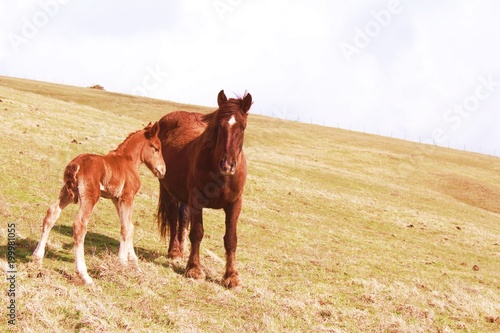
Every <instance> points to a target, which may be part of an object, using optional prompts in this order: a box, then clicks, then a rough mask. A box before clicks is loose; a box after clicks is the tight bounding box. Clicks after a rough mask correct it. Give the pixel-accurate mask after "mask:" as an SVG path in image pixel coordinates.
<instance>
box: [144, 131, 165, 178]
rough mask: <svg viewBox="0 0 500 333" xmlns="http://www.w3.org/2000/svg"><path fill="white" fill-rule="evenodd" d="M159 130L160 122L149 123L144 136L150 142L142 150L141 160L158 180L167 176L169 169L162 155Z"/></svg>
mask: <svg viewBox="0 0 500 333" xmlns="http://www.w3.org/2000/svg"><path fill="white" fill-rule="evenodd" d="M159 129H160V125H159V124H158V122H156V123H154V124H151V123H149V125H148V126H146V127H145V128H144V136H145V137H146V139H147V140H148V142H147V143H146V144H145V145H144V146H143V148H142V151H141V160H142V162H143V163H145V164H146V166H147V167H148V169H149V170H151V172H152V173H153V174H154V175H155V176H156V177H157V178H159V179H161V178H163V177H164V176H165V171H166V169H167V167H166V165H165V161H164V160H163V155H162V153H161V141H160V139H159V138H158V131H159Z"/></svg>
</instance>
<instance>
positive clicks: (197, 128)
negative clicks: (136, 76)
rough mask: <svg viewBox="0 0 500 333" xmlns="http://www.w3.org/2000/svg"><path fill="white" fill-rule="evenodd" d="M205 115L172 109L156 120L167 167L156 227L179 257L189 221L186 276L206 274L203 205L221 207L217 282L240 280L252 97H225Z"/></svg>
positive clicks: (237, 282)
mask: <svg viewBox="0 0 500 333" xmlns="http://www.w3.org/2000/svg"><path fill="white" fill-rule="evenodd" d="M217 103H218V106H219V108H218V109H217V110H215V111H214V112H212V113H209V114H201V113H195V112H186V111H176V112H172V113H169V114H167V115H165V116H164V117H162V118H161V119H160V120H159V125H160V131H159V134H158V136H159V138H160V140H161V143H162V149H163V152H164V154H163V158H164V160H165V163H166V164H167V165H168V166H169V167H168V169H167V172H166V174H165V177H164V178H163V179H161V180H160V181H159V182H160V194H159V200H158V214H157V217H158V227H159V231H160V235H161V237H162V239H165V238H166V235H167V233H169V234H170V239H169V247H168V257H169V258H173V259H182V257H183V254H184V240H185V235H186V233H187V232H186V229H187V227H188V224H190V225H191V227H190V232H189V240H190V242H191V252H190V254H189V259H188V262H187V265H186V271H185V276H186V277H188V278H193V279H205V273H204V272H203V270H202V268H201V265H200V244H201V241H202V239H203V232H204V230H203V214H202V213H203V208H211V209H223V210H224V212H225V225H226V231H225V235H224V248H225V251H226V270H225V273H224V275H223V277H222V281H221V283H222V285H223V286H225V287H226V288H235V287H237V286H240V285H241V280H240V278H239V274H238V271H237V269H236V247H237V232H236V228H237V223H238V218H239V215H240V212H241V208H242V194H243V190H244V187H245V181H246V176H247V165H246V160H245V155H244V153H243V139H244V131H245V128H246V126H247V117H248V111H249V110H250V107H251V105H252V96H251V95H250V94H249V93H246V92H245V95H244V96H243V97H239V98H231V99H229V100H228V99H227V97H226V95H225V93H224V91H223V90H221V91H220V92H219V94H218V97H217Z"/></svg>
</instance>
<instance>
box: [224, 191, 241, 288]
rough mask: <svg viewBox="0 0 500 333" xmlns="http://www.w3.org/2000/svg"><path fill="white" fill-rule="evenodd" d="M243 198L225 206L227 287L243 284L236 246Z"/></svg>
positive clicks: (225, 284)
mask: <svg viewBox="0 0 500 333" xmlns="http://www.w3.org/2000/svg"><path fill="white" fill-rule="evenodd" d="M241 205H242V198H241V197H240V198H239V199H238V201H236V202H235V203H234V204H233V205H232V206H230V207H227V208H224V211H225V213H226V234H225V235H224V247H225V249H226V273H224V276H223V278H222V284H223V285H224V286H226V287H227V288H234V287H237V286H239V285H240V284H241V280H240V278H239V276H238V271H237V270H236V267H235V266H236V247H237V245H238V237H237V232H236V231H237V230H236V229H237V228H236V227H237V224H238V217H239V216H240V212H241Z"/></svg>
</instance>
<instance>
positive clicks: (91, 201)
mask: <svg viewBox="0 0 500 333" xmlns="http://www.w3.org/2000/svg"><path fill="white" fill-rule="evenodd" d="M98 200H99V195H82V196H81V198H80V209H79V210H78V214H77V215H76V218H75V221H74V222H73V240H74V243H75V245H74V252H75V264H76V273H77V274H78V275H79V276H80V277H81V278H82V279H83V281H84V282H85V283H86V284H92V283H93V281H92V278H91V277H90V276H89V274H88V273H87V265H85V256H84V248H83V245H84V242H85V235H86V234H87V225H88V223H89V220H90V216H91V215H92V211H93V209H94V206H95V204H96V203H97V201H98Z"/></svg>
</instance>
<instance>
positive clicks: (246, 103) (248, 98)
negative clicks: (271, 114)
mask: <svg viewBox="0 0 500 333" xmlns="http://www.w3.org/2000/svg"><path fill="white" fill-rule="evenodd" d="M252 103H253V102H252V95H250V93H246V94H245V96H244V97H243V99H242V100H241V109H242V110H243V112H245V113H247V112H248V110H250V107H251V106H252Z"/></svg>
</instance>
